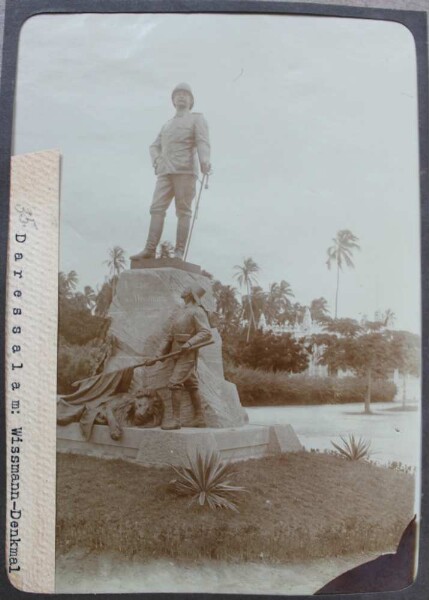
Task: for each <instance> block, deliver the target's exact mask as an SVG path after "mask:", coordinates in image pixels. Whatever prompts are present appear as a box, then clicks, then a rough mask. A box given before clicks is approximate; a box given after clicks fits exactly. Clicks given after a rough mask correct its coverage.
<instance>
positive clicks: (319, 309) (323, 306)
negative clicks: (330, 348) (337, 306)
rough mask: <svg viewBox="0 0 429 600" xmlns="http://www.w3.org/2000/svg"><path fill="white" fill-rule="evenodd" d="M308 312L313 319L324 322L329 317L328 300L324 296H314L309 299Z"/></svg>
mask: <svg viewBox="0 0 429 600" xmlns="http://www.w3.org/2000/svg"><path fill="white" fill-rule="evenodd" d="M310 313H311V318H312V320H313V321H319V322H320V323H323V322H325V321H326V320H327V319H329V308H328V301H327V300H326V298H315V299H314V300H312V301H311V305H310Z"/></svg>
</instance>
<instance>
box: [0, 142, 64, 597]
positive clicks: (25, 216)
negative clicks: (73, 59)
mask: <svg viewBox="0 0 429 600" xmlns="http://www.w3.org/2000/svg"><path fill="white" fill-rule="evenodd" d="M59 181H60V154H59V152H57V151H46V152H37V153H34V154H26V155H22V156H15V157H13V158H12V173H11V199H10V221H9V226H10V228H9V246H8V273H7V296H6V298H7V300H6V301H7V306H6V324H5V328H6V436H7V513H6V540H5V542H6V570H7V573H8V575H9V578H10V580H11V583H12V584H13V585H14V586H15V587H17V588H19V589H21V590H24V591H28V592H39V593H41V592H45V593H50V592H54V587H55V450H56V435H55V432H56V373H57V321H58V215H59Z"/></svg>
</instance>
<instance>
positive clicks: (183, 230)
mask: <svg viewBox="0 0 429 600" xmlns="http://www.w3.org/2000/svg"><path fill="white" fill-rule="evenodd" d="M191 219H192V217H191V216H190V215H180V216H179V217H178V219H177V230H176V247H175V249H174V256H175V257H176V258H180V259H183V254H184V253H185V248H186V242H187V241H188V235H189V229H190V227H191Z"/></svg>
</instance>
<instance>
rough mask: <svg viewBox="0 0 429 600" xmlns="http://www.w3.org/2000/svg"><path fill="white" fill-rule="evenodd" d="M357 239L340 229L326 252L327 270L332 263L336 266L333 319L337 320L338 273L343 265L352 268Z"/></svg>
mask: <svg viewBox="0 0 429 600" xmlns="http://www.w3.org/2000/svg"><path fill="white" fill-rule="evenodd" d="M358 240H359V238H357V237H356V236H355V235H354V234H353V233H352V232H351V231H350V230H349V229H341V230H340V231H338V232H337V236H336V237H335V238H333V239H332V241H333V242H334V244H333V246H330V247H329V248H328V250H327V252H328V260H327V261H326V264H327V266H328V269H330V268H331V264H332V263H336V265H337V288H336V292H335V317H334V318H335V319H336V318H337V312H338V289H339V287H340V271H342V269H343V264H344V263H345V264H346V265H347V266H348V267H350V268H354V264H353V261H352V256H353V250H360V246H359V244H358V243H357V242H358Z"/></svg>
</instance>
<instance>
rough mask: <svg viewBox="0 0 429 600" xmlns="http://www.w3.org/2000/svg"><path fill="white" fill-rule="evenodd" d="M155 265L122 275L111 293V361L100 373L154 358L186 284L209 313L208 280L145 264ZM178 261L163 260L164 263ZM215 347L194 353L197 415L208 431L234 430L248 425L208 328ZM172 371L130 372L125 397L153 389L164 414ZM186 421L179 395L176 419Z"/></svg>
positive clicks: (186, 408) (167, 366)
mask: <svg viewBox="0 0 429 600" xmlns="http://www.w3.org/2000/svg"><path fill="white" fill-rule="evenodd" d="M144 262H146V261H144ZM148 262H151V263H152V262H153V263H159V264H160V265H163V266H159V267H156V265H155V266H154V265H152V264H151V266H150V268H144V269H137V268H133V269H131V270H129V271H123V272H122V273H121V275H120V277H119V280H118V283H117V287H116V294H115V297H114V299H113V302H112V305H111V308H110V311H109V316H110V317H111V319H112V321H111V326H110V333H112V334H113V335H114V337H115V339H116V347H115V348H114V352H113V354H112V357H111V358H110V359H109V361H108V363H107V364H106V365H105V366H104V372H110V371H114V370H116V369H121V368H124V367H126V366H129V365H132V364H137V363H139V362H141V361H142V357H148V356H154V355H155V354H156V353H157V351H158V349H159V347H160V345H161V344H162V340H163V337H164V336H166V334H167V332H168V330H169V326H170V322H171V316H172V314H173V311H174V309H175V308H176V307H178V306H180V305H181V304H182V302H183V301H182V300H181V298H180V295H181V293H182V291H183V290H184V289H185V288H186V287H188V286H190V285H199V286H201V287H203V288H204V289H205V290H206V294H205V295H204V296H203V299H202V301H203V304H204V308H205V309H206V310H207V312H208V313H211V312H214V309H215V304H214V298H213V295H212V291H211V281H210V280H209V279H208V278H207V277H205V276H204V275H202V274H201V273H199V272H195V270H188V269H187V265H188V263H181V266H182V267H183V268H180V269H179V268H176V267H173V266H165V265H166V261H165V260H155V261H148ZM170 262H172V263H177V262H180V261H177V260H174V259H169V260H167V263H168V264H169V263H170ZM212 335H213V339H214V341H215V343H214V344H213V345H211V346H207V347H205V348H202V349H201V350H200V351H199V359H198V369H197V370H198V377H199V380H200V392H201V397H202V402H203V410H204V413H205V418H206V422H207V425H208V426H209V427H214V428H218V427H238V426H241V425H244V424H246V423H247V422H248V418H247V413H246V411H245V410H244V409H243V408H242V406H241V404H240V399H239V397H238V393H237V389H236V387H235V385H234V384H232V383H230V382H228V381H226V380H225V378H224V372H223V363H222V341H221V338H220V335H219V333H218V331H217V330H216V329H212ZM172 368H173V362H172V361H171V360H168V361H166V362H165V363H157V364H156V365H154V366H153V367H144V368H138V369H136V370H135V371H134V378H133V382H132V384H131V390H130V391H131V392H132V391H134V390H136V389H138V388H140V387H150V388H154V389H158V390H159V394H160V396H161V397H162V398H163V400H164V406H165V411H166V413H167V414H166V416H168V412H169V411H170V403H169V402H168V401H167V400H168V398H169V395H170V394H169V391H168V390H167V388H166V385H167V382H168V378H169V375H170V373H171V371H172ZM191 417H192V407H191V402H190V399H189V396H188V394H187V392H186V391H184V392H183V394H182V403H181V419H182V424H184V425H186V424H187V423H188V422H189V420H190V418H191Z"/></svg>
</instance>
